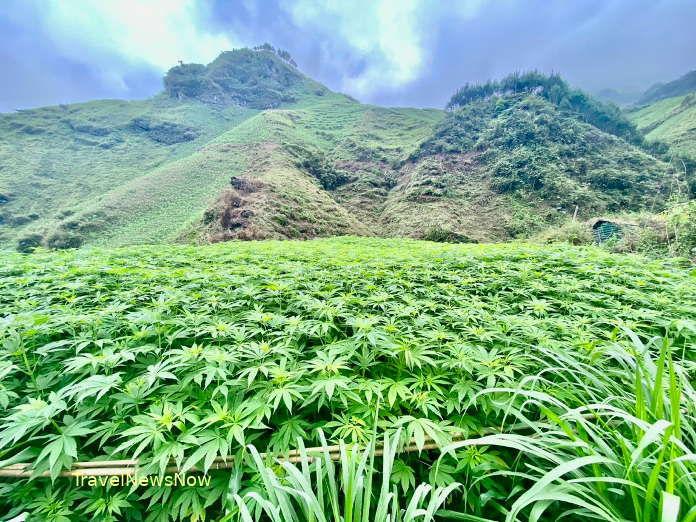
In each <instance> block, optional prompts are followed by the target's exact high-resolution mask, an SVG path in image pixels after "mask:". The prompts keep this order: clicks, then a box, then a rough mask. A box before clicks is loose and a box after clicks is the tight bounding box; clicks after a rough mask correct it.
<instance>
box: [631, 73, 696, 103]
mask: <svg viewBox="0 0 696 522" xmlns="http://www.w3.org/2000/svg"><path fill="white" fill-rule="evenodd" d="M692 92H696V71H691V72H688V73H686V74H685V75H684V76H682V77H681V78H677V79H676V80H674V81H671V82H668V83H658V84H657V85H653V86H652V87H650V89H648V90H647V91H645V93H643V95H642V96H641V97H640V98H639V99H638V101H637V102H636V104H637V105H645V104H648V103H655V102H658V101H660V100H664V99H666V98H674V97H676V96H683V95H686V94H689V93H692Z"/></svg>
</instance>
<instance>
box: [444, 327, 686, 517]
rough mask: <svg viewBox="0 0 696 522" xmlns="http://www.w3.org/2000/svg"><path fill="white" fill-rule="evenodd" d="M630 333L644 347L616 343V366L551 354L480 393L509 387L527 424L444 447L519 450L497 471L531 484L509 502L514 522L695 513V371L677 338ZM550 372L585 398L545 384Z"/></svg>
mask: <svg viewBox="0 0 696 522" xmlns="http://www.w3.org/2000/svg"><path fill="white" fill-rule="evenodd" d="M627 333H628V334H629V335H630V336H631V338H632V339H633V342H634V346H635V351H634V352H633V353H630V352H627V351H626V350H625V349H622V348H620V347H619V346H617V347H616V350H615V351H613V352H610V353H609V354H608V355H609V356H610V357H613V358H614V360H615V361H616V363H617V364H616V366H615V370H614V371H611V372H608V373H607V372H606V369H605V370H603V371H599V370H596V369H594V368H593V367H592V366H590V365H587V364H582V363H579V362H576V361H575V360H574V359H572V358H570V357H568V356H561V355H559V354H555V358H552V355H554V354H546V355H547V357H548V358H547V359H546V360H547V361H555V364H554V365H552V364H550V363H549V364H548V366H547V370H546V371H545V372H542V374H540V375H538V376H534V377H529V378H527V379H526V380H525V381H523V382H522V383H521V385H520V386H519V387H518V388H490V389H487V390H485V391H483V392H481V393H480V394H479V396H481V395H493V396H497V397H500V398H502V397H503V396H508V398H507V404H506V413H507V415H509V416H511V417H513V418H515V419H516V421H517V422H518V423H520V424H519V425H521V426H523V427H526V429H527V433H524V434H519V433H518V434H516V433H501V434H494V435H490V436H486V437H480V438H476V439H470V440H465V441H459V442H455V443H453V444H451V445H450V446H448V447H447V448H445V450H444V453H452V452H455V451H456V450H458V449H461V448H465V447H470V446H480V445H486V446H498V447H504V448H509V449H510V450H513V451H515V452H517V453H518V457H517V462H516V464H517V465H516V467H515V468H514V470H512V471H511V470H501V471H498V472H496V474H497V475H499V476H500V477H501V478H503V477H505V478H507V479H510V480H511V481H512V482H513V484H515V485H523V486H524V487H523V488H520V489H519V491H518V493H517V494H515V495H511V497H510V498H509V499H508V502H507V503H506V505H504V506H500V507H501V508H502V509H501V511H502V512H504V514H505V520H506V521H510V522H511V521H516V520H530V521H537V520H548V519H553V520H555V519H560V518H566V517H569V516H570V517H571V519H572V520H605V521H612V522H614V521H615V522H618V521H625V520H631V521H636V522H653V521H662V522H677V521H680V522H692V521H694V520H696V452H695V451H694V448H696V431H695V429H696V423H695V422H694V413H695V412H696V406H695V405H696V394H695V393H694V388H693V386H692V383H691V382H690V378H689V373H688V371H687V370H686V369H685V368H684V367H682V366H680V365H679V364H677V363H676V362H674V361H673V359H672V355H671V350H672V347H671V346H670V342H669V340H667V339H662V338H653V339H652V340H651V341H650V342H649V343H648V344H647V345H644V344H643V343H642V342H641V341H640V339H638V337H636V336H635V335H634V334H633V333H632V332H630V331H627ZM651 354H654V355H651ZM685 364H689V363H688V361H687V362H686V363H685ZM547 374H551V375H553V379H554V387H556V386H558V385H559V383H560V385H561V386H566V387H567V389H568V390H572V393H573V394H574V395H575V399H576V401H577V402H581V405H579V406H569V405H568V404H566V403H565V402H562V401H560V400H558V399H556V398H554V397H553V396H552V395H551V394H550V393H546V392H544V391H542V390H543V388H544V387H545V386H546V385H548V384H549V381H548V380H547V379H546V377H545V375H547ZM631 380H632V383H631ZM631 384H632V386H630V385H631ZM627 385H629V386H627ZM474 400H476V399H474ZM576 401H573V402H576ZM540 414H541V415H540ZM472 501H474V499H468V503H469V504H471V502H472ZM451 516H452V518H460V517H458V516H457V515H456V514H451Z"/></svg>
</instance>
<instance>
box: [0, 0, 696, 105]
mask: <svg viewBox="0 0 696 522" xmlns="http://www.w3.org/2000/svg"><path fill="white" fill-rule="evenodd" d="M66 1H67V3H68V4H69V3H70V0H66ZM85 1H86V0H85ZM88 3H90V4H91V9H93V10H96V11H98V10H100V9H102V6H101V5H100V4H99V2H94V1H91V2H88ZM194 4H195V9H190V10H187V9H188V8H189V7H190V6H193V5H194ZM45 5H46V4H44V3H43V2H38V1H37V0H27V1H23V2H20V1H18V0H7V2H6V3H3V4H2V7H0V40H1V45H0V49H1V50H0V64H1V65H2V67H3V71H4V78H5V79H4V80H3V82H0V110H3V111H4V110H12V109H14V108H16V107H29V106H36V105H43V104H51V103H64V102H70V101H78V100H85V99H90V98H100V97H121V98H131V99H132V98H140V97H146V96H149V95H152V94H154V93H156V92H157V91H159V89H160V88H161V75H162V73H163V71H165V70H166V69H167V68H168V67H170V66H171V65H174V63H172V62H173V61H175V58H174V57H173V56H174V55H173V54H172V53H166V52H160V51H161V49H160V50H157V49H151V48H150V46H157V45H163V46H164V45H167V41H166V40H165V41H164V42H162V41H160V40H158V38H154V37H153V38H152V40H148V39H144V40H143V44H142V45H141V46H140V47H137V46H131V47H130V48H124V46H122V45H119V44H118V40H117V39H115V38H114V36H115V35H114V34H113V32H114V31H117V30H118V27H116V28H114V26H113V24H111V25H109V24H104V21H103V20H102V21H101V23H102V24H104V27H103V30H101V29H102V28H101V27H100V32H97V33H94V32H93V33H92V35H91V36H85V37H84V39H82V40H79V39H75V37H74V35H72V34H71V33H70V31H71V30H74V27H72V28H65V29H64V30H61V27H60V25H61V23H62V22H61V20H65V17H64V18H62V19H59V20H58V22H56V20H55V19H47V18H46V17H45V15H44V13H43V8H44V6H45ZM78 5H84V4H80V3H75V6H78ZM161 5H162V6H165V7H164V8H163V9H162V10H161V11H162V16H163V17H166V16H168V12H167V9H169V6H175V7H172V9H177V13H176V14H177V16H179V18H172V20H173V22H172V23H170V24H163V25H162V27H161V28H160V29H158V30H159V31H165V32H166V31H170V32H172V34H169V35H168V36H169V38H170V40H169V42H170V43H169V45H171V42H174V41H177V42H178V43H179V44H180V46H181V48H180V49H177V51H176V52H177V53H178V52H179V51H181V52H180V54H181V55H182V57H183V58H184V59H186V60H187V61H194V60H195V61H206V60H207V59H209V57H208V56H209V55H210V51H211V50H212V49H213V48H215V49H216V50H217V46H218V45H221V46H222V45H225V44H229V45H230V46H231V45H235V46H240V45H247V46H252V45H255V44H258V43H262V42H265V41H268V42H270V43H272V44H273V45H275V46H277V47H280V48H283V49H287V50H288V51H289V52H290V53H291V54H292V55H293V57H294V58H295V60H296V61H297V62H298V64H299V66H300V69H301V70H302V71H303V72H305V73H306V74H307V75H308V76H310V77H313V78H315V79H317V80H319V81H321V82H323V83H325V84H326V85H328V86H329V87H330V88H332V89H334V90H338V91H344V92H348V93H349V94H352V95H353V96H356V97H357V98H359V99H360V100H361V101H365V102H371V103H379V104H384V105H411V106H436V107H441V106H442V105H443V104H444V103H445V102H446V101H447V99H448V98H449V96H450V95H451V94H452V92H453V91H454V90H456V89H457V88H458V87H459V86H461V85H462V84H463V83H465V82H467V81H468V82H475V81H485V80H487V79H489V78H495V77H500V76H503V75H505V74H507V73H509V72H512V71H516V70H528V69H534V68H536V69H539V70H541V71H545V72H550V71H556V72H560V73H561V74H562V75H563V76H564V77H565V78H567V79H568V80H569V81H570V82H571V83H572V84H573V85H575V86H578V87H581V88H584V89H587V90H590V91H597V90H599V89H602V88H607V87H610V88H616V89H618V90H630V91H636V90H644V89H646V88H647V87H649V86H650V85H651V84H653V83H654V82H657V81H669V80H671V79H674V78H676V77H678V76H680V75H682V74H684V73H685V72H687V71H688V70H691V69H694V68H696V58H695V53H694V51H696V31H693V29H692V26H694V25H696V2H693V1H691V0H661V1H660V0H652V1H649V0H573V1H551V0H517V1H514V0H489V1H485V0H468V1H461V2H444V1H436V0H379V1H377V0H351V2H345V3H343V4H340V6H339V7H337V5H338V3H336V2H333V3H331V2H320V1H319V2H317V1H313V0H293V1H290V0H266V1H258V2H252V1H248V0H247V1H238V0H199V1H197V2H194V0H169V1H164V2H162V3H161ZM77 8H78V7H75V9H77ZM106 11H107V12H106V14H105V17H106V19H108V17H109V16H110V12H109V11H108V10H106ZM182 13H183V14H182ZM182 16H185V18H182ZM88 20H91V19H88ZM124 20H125V21H124V23H126V24H128V23H130V22H129V21H128V18H127V17H126V18H124ZM181 20H186V24H187V26H188V25H190V26H191V27H187V28H186V31H185V32H184V33H183V34H182V36H181V38H180V39H179V40H176V37H177V35H176V31H177V30H178V27H179V25H177V24H181ZM86 23H90V22H86ZM94 23H97V22H96V21H95V22H94ZM94 34H97V35H98V36H99V39H100V41H99V42H96V41H95V42H92V41H91V40H90V39H89V38H92V39H94V38H95V36H94ZM135 34H139V33H135ZM159 34H160V33H157V35H159ZM165 36H167V35H165ZM68 37H69V38H71V41H72V44H71V45H72V47H69V49H70V50H71V52H69V53H66V52H65V49H66V46H64V45H58V44H60V43H61V42H63V40H64V39H66V38H68ZM198 39H200V40H201V41H202V40H204V39H205V42H203V43H201V44H200V45H196V42H197V41H198ZM112 40H113V42H114V43H113V45H110V44H109V42H111V41H112ZM75 42H77V43H75ZM91 43H94V44H95V45H91ZM187 45H188V46H190V47H191V52H190V53H188V54H186V55H185V51H186V50H187V47H186V46H187ZM140 50H142V52H143V55H144V58H143V56H139V54H140V52H139V51H140ZM219 50H223V49H219ZM206 53H207V55H208V56H204V55H205V54H206ZM177 57H178V55H177Z"/></svg>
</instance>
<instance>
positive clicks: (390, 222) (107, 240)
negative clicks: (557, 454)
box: [0, 48, 674, 250]
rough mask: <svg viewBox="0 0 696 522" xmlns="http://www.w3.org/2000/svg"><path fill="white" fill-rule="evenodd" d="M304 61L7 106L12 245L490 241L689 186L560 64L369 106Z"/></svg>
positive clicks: (658, 202)
mask: <svg viewBox="0 0 696 522" xmlns="http://www.w3.org/2000/svg"><path fill="white" fill-rule="evenodd" d="M289 60H291V59H289V58H287V57H286V58H285V59H283V58H281V57H280V55H279V54H278V53H275V52H273V51H272V50H268V49H267V48H262V49H260V50H249V49H241V50H236V51H232V52H225V53H222V54H221V55H220V56H219V57H218V58H217V59H216V60H215V61H213V62H212V63H210V64H208V65H207V66H204V65H200V64H183V65H179V66H177V67H174V68H173V69H171V70H170V71H169V73H168V74H167V76H166V77H165V91H164V92H163V93H162V94H160V95H158V96H156V97H154V98H152V99H150V100H145V101H141V102H119V101H98V102H91V103H87V104H77V105H70V106H59V107H48V108H44V109H36V110H32V111H23V112H21V113H17V114H7V115H1V116H0V133H2V136H3V138H4V139H3V141H2V142H0V227H2V229H1V230H0V247H4V248H8V249H9V248H16V247H18V246H19V248H20V249H23V250H30V249H31V248H33V247H35V246H37V245H42V246H47V247H49V248H72V247H78V246H82V245H101V246H122V245H132V244H152V243H173V242H200V243H206V242H211V241H213V242H214V241H222V240H228V239H269V238H270V239H293V238H314V237H321V236H333V235H343V234H359V235H376V236H409V237H415V238H431V239H440V240H442V239H446V240H447V239H449V240H457V241H472V240H474V241H488V240H498V239H508V238H511V237H519V236H525V235H528V234H529V233H530V232H533V231H534V229H536V228H539V227H541V226H543V225H544V224H549V223H555V222H557V221H559V220H560V219H562V218H563V217H564V216H567V215H568V214H569V213H573V212H574V208H575V206H576V205H577V206H578V208H579V213H580V215H581V216H588V217H589V216H591V215H594V214H596V213H603V212H613V211H616V210H619V209H621V210H622V211H634V210H641V209H645V208H649V209H651V210H658V209H660V208H661V206H662V205H663V203H664V201H665V199H666V198H667V197H668V196H669V192H670V190H671V188H673V186H674V182H673V175H672V170H673V169H670V167H668V166H667V165H666V164H664V163H663V162H661V161H659V160H656V159H654V158H653V157H651V156H649V155H647V154H646V153H644V152H641V151H640V150H639V149H637V148H636V145H641V140H642V136H641V135H640V134H638V133H637V131H636V130H635V128H634V127H633V126H632V125H631V124H630V123H629V122H628V121H626V120H625V119H624V118H623V116H621V114H620V113H619V112H618V109H616V108H615V107H611V106H605V105H603V104H601V103H599V102H596V101H594V100H593V99H592V98H590V97H588V96H587V95H585V94H584V93H582V92H580V91H576V90H571V89H570V88H569V87H568V86H567V84H565V82H563V81H562V80H561V79H560V78H558V77H557V76H551V77H544V76H542V75H539V74H537V73H530V74H528V75H523V76H519V75H513V76H511V77H509V78H507V79H504V80H502V82H498V83H496V82H493V83H489V84H486V85H484V86H480V87H476V86H468V87H465V88H463V89H462V90H460V91H458V93H456V94H455V96H454V97H453V100H455V99H457V100H459V101H457V102H456V103H455V104H453V105H452V104H451V109H452V110H450V111H449V112H445V111H439V110H434V109H407V108H382V107H375V106H371V105H364V104H361V103H358V102H357V101H355V100H353V99H351V98H349V97H347V96H345V95H342V94H338V93H334V92H331V91H330V90H328V89H327V88H325V87H324V86H322V85H320V84H318V83H316V82H314V81H313V80H311V79H309V78H306V77H305V76H303V75H302V74H301V73H300V72H299V71H297V69H295V68H294V67H293V66H292V65H291V64H290V63H289ZM525 82H526V83H525ZM530 82H532V83H530ZM509 87H510V88H509ZM467 89H468V90H467ZM481 89H483V90H481ZM474 91H475V92H474ZM479 91H481V92H479ZM489 91H490V92H489ZM472 92H473V93H474V96H473V98H472V97H471V96H470V95H471V94H472ZM491 96H493V98H491ZM470 98H471V99H470ZM474 98H475V99H474ZM455 106H456V107H455ZM629 142H631V143H632V144H631V143H629ZM27 151H29V152H27Z"/></svg>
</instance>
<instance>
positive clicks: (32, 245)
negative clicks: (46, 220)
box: [17, 234, 43, 254]
mask: <svg viewBox="0 0 696 522" xmlns="http://www.w3.org/2000/svg"><path fill="white" fill-rule="evenodd" d="M42 241H43V236H42V235H41V234H29V235H27V236H24V237H22V238H20V239H19V241H17V252H22V253H25V254H28V253H30V252H33V251H34V250H35V249H36V248H38V247H39V246H41V242H42Z"/></svg>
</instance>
